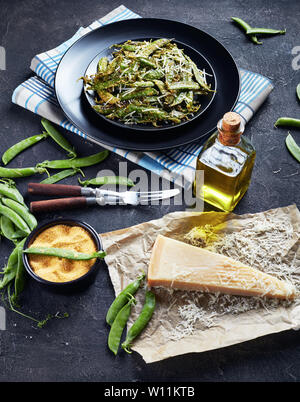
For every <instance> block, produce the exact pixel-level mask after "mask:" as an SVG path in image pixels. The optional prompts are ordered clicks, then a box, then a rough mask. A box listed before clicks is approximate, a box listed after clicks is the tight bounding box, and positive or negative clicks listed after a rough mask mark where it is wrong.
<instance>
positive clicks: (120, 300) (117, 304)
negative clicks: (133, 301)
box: [106, 272, 145, 325]
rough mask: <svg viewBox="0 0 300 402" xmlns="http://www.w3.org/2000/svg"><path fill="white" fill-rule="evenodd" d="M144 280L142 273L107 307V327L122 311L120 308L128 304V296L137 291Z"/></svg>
mask: <svg viewBox="0 0 300 402" xmlns="http://www.w3.org/2000/svg"><path fill="white" fill-rule="evenodd" d="M144 278H145V273H144V272H143V273H142V275H140V276H139V277H138V278H137V279H136V280H135V281H133V282H131V283H130V284H129V285H128V286H126V288H125V289H124V290H123V291H122V292H121V293H120V294H119V295H118V296H117V297H116V298H115V300H114V301H113V302H112V304H111V306H110V307H109V309H108V311H107V314H106V322H107V324H109V325H112V324H113V322H114V320H115V318H116V316H117V314H118V313H119V311H120V310H121V309H122V307H123V306H124V305H125V304H126V303H127V302H128V294H131V295H132V296H133V295H135V293H136V292H137V291H138V289H139V287H140V285H141V282H142V281H143V280H144Z"/></svg>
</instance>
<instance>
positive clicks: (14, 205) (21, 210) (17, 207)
mask: <svg viewBox="0 0 300 402" xmlns="http://www.w3.org/2000/svg"><path fill="white" fill-rule="evenodd" d="M1 201H2V203H3V204H4V205H6V206H7V207H9V208H11V209H12V210H13V211H15V212H16V213H17V214H18V215H20V217H21V218H23V219H24V221H25V222H26V223H27V226H28V227H29V228H30V229H31V230H33V229H34V228H35V227H36V226H37V220H36V218H35V216H34V215H32V213H31V212H30V211H29V209H28V208H27V207H26V206H25V204H20V203H19V202H17V201H14V200H11V199H10V198H2V199H1Z"/></svg>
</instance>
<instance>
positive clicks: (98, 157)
mask: <svg viewBox="0 0 300 402" xmlns="http://www.w3.org/2000/svg"><path fill="white" fill-rule="evenodd" d="M108 155H109V151H107V150H105V151H101V152H98V153H97V154H93V155H90V156H86V157H84V158H75V159H62V160H54V161H44V162H42V163H39V164H37V168H42V169H76V168H81V167H86V166H92V165H96V164H97V163H100V162H102V161H103V160H104V159H106V158H107V157H108ZM0 175H1V174H0Z"/></svg>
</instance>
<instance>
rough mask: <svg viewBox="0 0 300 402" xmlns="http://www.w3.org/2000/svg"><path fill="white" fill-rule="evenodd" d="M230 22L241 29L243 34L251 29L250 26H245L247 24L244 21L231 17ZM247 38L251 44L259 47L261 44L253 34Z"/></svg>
mask: <svg viewBox="0 0 300 402" xmlns="http://www.w3.org/2000/svg"><path fill="white" fill-rule="evenodd" d="M231 19H232V21H234V22H235V23H236V24H237V25H238V26H239V27H240V28H242V29H243V30H244V31H245V32H247V31H248V30H249V29H251V26H250V25H249V24H247V22H245V21H244V20H242V19H241V18H236V17H231ZM249 38H250V39H251V41H252V42H253V43H255V44H256V45H261V44H262V42H260V41H259V40H258V39H257V37H256V36H255V35H253V34H251V35H250V34H249Z"/></svg>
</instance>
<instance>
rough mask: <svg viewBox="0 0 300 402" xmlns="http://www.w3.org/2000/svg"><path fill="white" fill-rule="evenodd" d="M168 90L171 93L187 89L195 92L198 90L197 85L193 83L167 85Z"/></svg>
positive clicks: (181, 82)
mask: <svg viewBox="0 0 300 402" xmlns="http://www.w3.org/2000/svg"><path fill="white" fill-rule="evenodd" d="M168 87H169V89H171V90H172V91H186V90H188V89H192V90H197V89H199V88H200V87H199V84H197V82H193V81H179V82H173V83H172V84H168Z"/></svg>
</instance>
